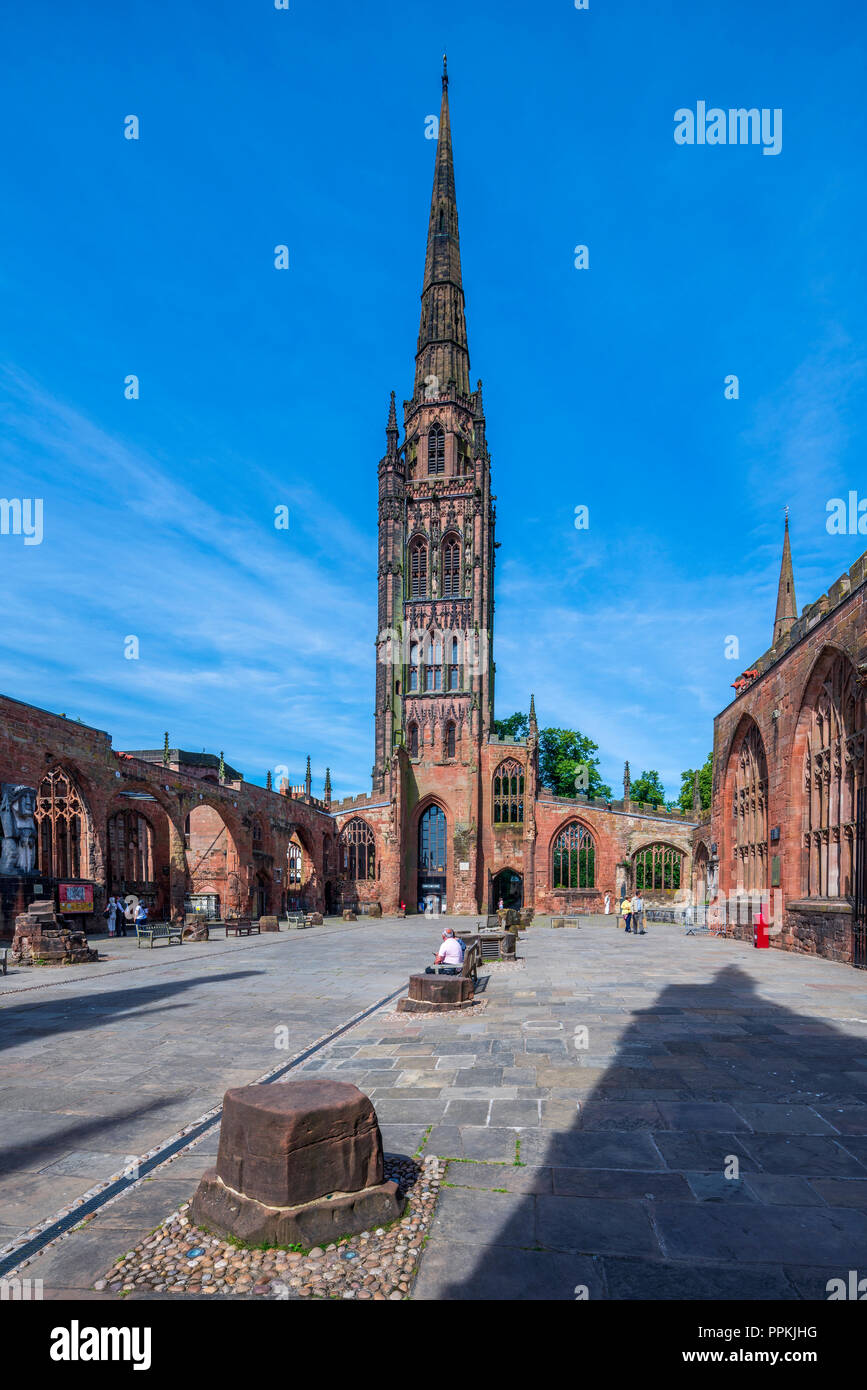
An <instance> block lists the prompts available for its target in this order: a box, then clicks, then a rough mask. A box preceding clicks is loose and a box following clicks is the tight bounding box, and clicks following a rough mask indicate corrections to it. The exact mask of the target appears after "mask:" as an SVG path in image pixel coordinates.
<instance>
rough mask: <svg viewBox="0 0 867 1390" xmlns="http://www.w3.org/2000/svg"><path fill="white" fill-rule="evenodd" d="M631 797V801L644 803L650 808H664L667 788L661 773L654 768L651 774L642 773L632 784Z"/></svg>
mask: <svg viewBox="0 0 867 1390" xmlns="http://www.w3.org/2000/svg"><path fill="white" fill-rule="evenodd" d="M629 797H630V800H631V801H644V802H646V803H647V804H648V805H649V806H664V805H665V787H664V786H663V785H662V780H661V778H660V776H659V773H658V772H656V771H655V770H654V769H652V768H651V770H650V772H642V774H641V776H640V777H636V779H635V781H634V782H633V783H632V787H631V788H630V792H629Z"/></svg>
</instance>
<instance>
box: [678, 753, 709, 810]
mask: <svg viewBox="0 0 867 1390" xmlns="http://www.w3.org/2000/svg"><path fill="white" fill-rule="evenodd" d="M695 774H696V769H695V768H694V767H688V768H687V769H686V771H685V772H682V773H681V774H680V778H681V786H680V796H679V797H678V798H677V804H678V806H679V807H680V809H681V811H683V812H684V813H685V814H686V815H689V813H690V812H691V811H692V784H693V780H694V778H695ZM698 787H699V791H700V792H701V809H702V810H703V811H709V810H710V803H711V796H712V794H713V750H711V751H710V753H708V755H707V759H706V761H705V763H704V766H703V767H700V768H698Z"/></svg>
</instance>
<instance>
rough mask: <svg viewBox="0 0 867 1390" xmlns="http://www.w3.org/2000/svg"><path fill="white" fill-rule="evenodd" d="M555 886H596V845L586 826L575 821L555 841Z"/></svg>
mask: <svg viewBox="0 0 867 1390" xmlns="http://www.w3.org/2000/svg"><path fill="white" fill-rule="evenodd" d="M553 867H554V873H553V878H552V884H553V886H554V887H555V888H595V886H596V845H595V843H594V840H593V836H592V835H591V834H590V831H589V830H588V829H587V827H586V826H584V825H581V824H579V822H578V821H573V822H572V824H571V825H567V826H566V827H565V829H563V830H561V831H560V834H559V835H558V836H557V838H556V840H555V841H554V866H553Z"/></svg>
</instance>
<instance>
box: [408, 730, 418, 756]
mask: <svg viewBox="0 0 867 1390" xmlns="http://www.w3.org/2000/svg"><path fill="white" fill-rule="evenodd" d="M406 744H407V748H408V749H409V756H410V757H411V758H417V757H418V725H417V724H410V725H409V727H408V729H407V731H406Z"/></svg>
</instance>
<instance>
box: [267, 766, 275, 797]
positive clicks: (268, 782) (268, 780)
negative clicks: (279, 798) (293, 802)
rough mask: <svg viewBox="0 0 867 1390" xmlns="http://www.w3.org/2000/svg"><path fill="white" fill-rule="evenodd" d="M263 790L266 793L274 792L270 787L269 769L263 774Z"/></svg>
mask: <svg viewBox="0 0 867 1390" xmlns="http://www.w3.org/2000/svg"><path fill="white" fill-rule="evenodd" d="M265 790H266V791H268V792H270V791H273V790H274V788H273V787H272V786H271V769H270V768H269V769H268V771H267V772H266V773H265Z"/></svg>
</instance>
